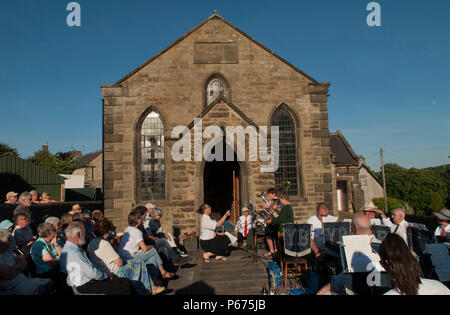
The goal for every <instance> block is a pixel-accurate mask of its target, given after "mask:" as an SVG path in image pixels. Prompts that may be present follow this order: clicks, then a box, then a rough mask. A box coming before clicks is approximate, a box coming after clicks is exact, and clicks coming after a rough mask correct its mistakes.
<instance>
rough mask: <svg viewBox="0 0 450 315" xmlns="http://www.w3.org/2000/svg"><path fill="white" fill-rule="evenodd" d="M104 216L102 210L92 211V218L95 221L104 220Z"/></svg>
mask: <svg viewBox="0 0 450 315" xmlns="http://www.w3.org/2000/svg"><path fill="white" fill-rule="evenodd" d="M103 218H104V215H103V212H102V211H101V210H94V211H92V220H94V221H95V222H98V221H101V220H103Z"/></svg>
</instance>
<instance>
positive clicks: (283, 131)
mask: <svg viewBox="0 0 450 315" xmlns="http://www.w3.org/2000/svg"><path fill="white" fill-rule="evenodd" d="M271 124H272V126H278V127H279V131H280V142H279V143H280V148H279V157H280V160H279V167H278V170H277V171H276V172H275V185H276V187H284V188H285V189H287V192H288V194H289V196H297V195H298V171H297V161H298V158H297V142H296V136H295V133H296V132H295V122H294V119H293V118H292V116H291V114H290V113H289V112H288V111H287V110H286V109H284V108H280V109H278V110H277V111H276V112H275V113H274V114H273V116H272V121H271Z"/></svg>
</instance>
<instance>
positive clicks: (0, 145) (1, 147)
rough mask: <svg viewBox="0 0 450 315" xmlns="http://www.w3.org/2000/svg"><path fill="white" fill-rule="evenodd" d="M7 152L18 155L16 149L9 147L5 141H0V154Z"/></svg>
mask: <svg viewBox="0 0 450 315" xmlns="http://www.w3.org/2000/svg"><path fill="white" fill-rule="evenodd" d="M8 153H10V154H11V155H13V156H19V154H18V153H17V150H16V149H14V148H11V147H10V146H9V145H7V144H5V143H0V156H3V155H6V154H8Z"/></svg>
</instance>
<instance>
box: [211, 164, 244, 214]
mask: <svg viewBox="0 0 450 315" xmlns="http://www.w3.org/2000/svg"><path fill="white" fill-rule="evenodd" d="M233 171H234V174H235V178H240V166H239V162H237V161H234V162H225V161H224V162H218V161H212V162H206V164H205V171H204V173H203V187H204V196H205V203H207V204H209V205H210V206H211V208H212V212H217V213H220V214H221V215H223V214H224V213H225V212H226V211H227V210H232V204H233V200H234V197H233V195H234V194H233ZM239 183H240V181H239ZM239 186H240V185H239ZM237 191H239V195H240V193H241V191H240V187H238V188H237ZM239 199H241V198H239Z"/></svg>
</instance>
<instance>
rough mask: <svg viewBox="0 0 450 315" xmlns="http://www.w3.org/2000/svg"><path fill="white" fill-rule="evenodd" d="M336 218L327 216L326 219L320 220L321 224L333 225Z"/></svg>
mask: <svg viewBox="0 0 450 315" xmlns="http://www.w3.org/2000/svg"><path fill="white" fill-rule="evenodd" d="M337 220H338V218H337V217H333V216H332V215H327V216H326V217H323V218H322V223H333V222H337Z"/></svg>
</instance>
